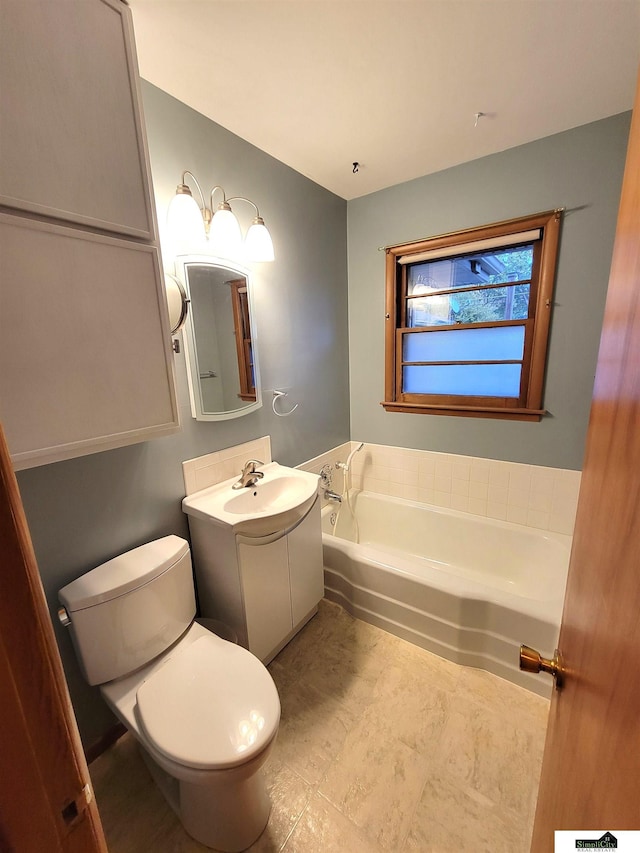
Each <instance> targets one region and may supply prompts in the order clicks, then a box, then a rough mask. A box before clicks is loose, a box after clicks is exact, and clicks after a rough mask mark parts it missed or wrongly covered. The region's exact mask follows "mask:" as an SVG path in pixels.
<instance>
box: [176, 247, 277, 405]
mask: <svg viewBox="0 0 640 853" xmlns="http://www.w3.org/2000/svg"><path fill="white" fill-rule="evenodd" d="M192 265H197V266H212V267H218V268H223V269H225V270H228V271H229V273H230V275H231V276H235V277H236V278H238V277H240V276H243V277H244V278H245V279H246V282H247V294H248V302H249V322H250V325H251V343H252V351H253V375H254V381H255V389H256V399H255V402H253V403H249V405H246V406H241V407H239V408H237V409H230V410H228V411H222V412H205V411H204V410H203V406H202V389H201V385H200V372H201V368H200V365H199V364H198V350H197V346H196V333H195V320H194V313H195V312H194V304H193V299H192V296H191V290H190V288H189V275H188V268H189V266H192ZM175 272H176V275H177V276H178V278H179V280H180V281H181V282H182V285H183V287H184V288H185V291H186V294H187V299H188V300H189V308H190V310H189V313H188V316H187V322H186V323H185V325H184V328H183V329H182V342H183V346H184V355H185V361H186V365H187V382H188V384H189V398H190V401H191V414H192V415H193V417H194V418H195V419H196V420H197V421H224V420H229V419H231V418H240V417H242V416H243V415H248V414H250V413H251V412H255V411H256V409H259V408H260V407H261V406H262V389H261V387H260V368H259V360H260V359H259V355H258V338H257V330H256V314H255V306H254V304H253V285H252V281H251V273H250V271H249V270H248V269H247V268H246V267H243V266H240V265H239V264H236V263H234V262H232V261H229V260H225V259H223V258H217V257H214V256H213V255H178V256H177V257H176V258H175Z"/></svg>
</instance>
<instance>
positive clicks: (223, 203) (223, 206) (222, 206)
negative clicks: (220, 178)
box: [209, 184, 231, 210]
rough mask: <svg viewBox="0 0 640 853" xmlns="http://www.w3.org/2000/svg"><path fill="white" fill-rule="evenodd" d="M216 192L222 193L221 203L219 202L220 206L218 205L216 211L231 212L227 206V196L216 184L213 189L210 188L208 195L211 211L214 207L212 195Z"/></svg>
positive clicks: (222, 188)
mask: <svg viewBox="0 0 640 853" xmlns="http://www.w3.org/2000/svg"><path fill="white" fill-rule="evenodd" d="M216 190H220V192H221V193H222V201H221V202H220V204H219V205H218V207H217V209H218V210H231V207H230V206H229V202H228V200H227V195H226V193H225V191H224V187H221V186H220V184H216V185H215V187H212V188H211V192H210V193H209V199H210V204H211V210H214V206H213V194H214V193H215V191H216Z"/></svg>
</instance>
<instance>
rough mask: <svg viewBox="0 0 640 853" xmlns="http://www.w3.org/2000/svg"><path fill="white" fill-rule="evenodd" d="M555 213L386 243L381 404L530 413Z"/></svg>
mask: <svg viewBox="0 0 640 853" xmlns="http://www.w3.org/2000/svg"><path fill="white" fill-rule="evenodd" d="M560 219H561V211H560V210H556V211H548V212H546V213H540V214H536V215H534V216H527V217H523V218H521V219H513V220H510V221H509V222H499V223H497V224H494V225H486V226H483V227H480V228H472V229H469V230H466V231H460V232H458V233H455V234H445V235H443V236H440V237H432V238H429V239H427V240H423V241H420V242H416V243H405V244H400V245H397V246H390V247H389V248H387V250H386V251H387V272H386V319H385V322H386V377H385V399H384V402H383V403H382V405H383V406H384V408H385V409H386V410H387V411H391V412H398V411H400V412H414V413H424V414H440V415H466V416H470V417H488V418H505V419H506V418H509V419H513V420H530V421H531V420H540V418H541V417H542V415H543V414H544V410H543V409H542V388H543V382H544V371H545V361H546V353H547V338H548V334H549V322H550V318H551V306H552V301H553V286H554V279H555V268H556V255H557V247H558V235H559V230H560Z"/></svg>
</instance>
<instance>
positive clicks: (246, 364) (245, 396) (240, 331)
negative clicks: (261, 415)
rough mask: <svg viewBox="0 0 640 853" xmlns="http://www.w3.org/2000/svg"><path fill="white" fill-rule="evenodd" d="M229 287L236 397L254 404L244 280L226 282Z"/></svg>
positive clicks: (249, 327) (245, 281)
mask: <svg viewBox="0 0 640 853" xmlns="http://www.w3.org/2000/svg"><path fill="white" fill-rule="evenodd" d="M228 284H229V286H230V287H231V301H232V305H233V325H234V331H235V338H236V355H237V357H238V379H239V382H240V392H239V394H238V397H239V398H240V399H241V400H244V401H245V402H255V401H256V399H257V397H256V388H255V385H254V382H253V358H252V342H251V322H250V320H249V302H248V294H247V280H246V278H240V279H234V280H232V281H229V282H228Z"/></svg>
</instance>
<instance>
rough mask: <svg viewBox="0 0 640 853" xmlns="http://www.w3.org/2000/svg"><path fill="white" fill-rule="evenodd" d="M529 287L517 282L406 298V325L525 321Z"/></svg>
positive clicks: (413, 326) (527, 309)
mask: <svg viewBox="0 0 640 853" xmlns="http://www.w3.org/2000/svg"><path fill="white" fill-rule="evenodd" d="M529 289H530V285H529V284H516V285H511V286H509V287H495V288H494V287H492V288H488V289H483V290H472V291H468V290H466V291H464V292H462V293H447V294H445V293H443V294H440V295H439V296H429V295H425V296H421V297H418V298H415V299H407V326H408V327H409V328H417V327H420V326H452V325H453V324H454V323H491V322H493V321H496V320H526V319H527V317H528V316H529ZM415 292H420V291H416V290H414V293H415Z"/></svg>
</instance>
